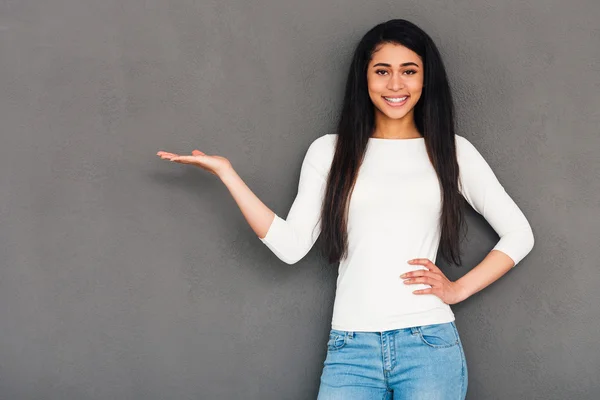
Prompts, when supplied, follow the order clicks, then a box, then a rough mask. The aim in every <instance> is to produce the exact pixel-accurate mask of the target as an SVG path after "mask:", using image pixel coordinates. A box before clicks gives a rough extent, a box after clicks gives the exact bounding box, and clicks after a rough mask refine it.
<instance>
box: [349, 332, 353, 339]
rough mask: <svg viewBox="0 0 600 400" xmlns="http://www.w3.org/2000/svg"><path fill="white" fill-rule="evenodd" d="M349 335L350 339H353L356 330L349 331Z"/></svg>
mask: <svg viewBox="0 0 600 400" xmlns="http://www.w3.org/2000/svg"><path fill="white" fill-rule="evenodd" d="M348 337H349V338H350V339H353V338H354V331H348Z"/></svg>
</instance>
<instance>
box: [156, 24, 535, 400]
mask: <svg viewBox="0 0 600 400" xmlns="http://www.w3.org/2000/svg"><path fill="white" fill-rule="evenodd" d="M453 113H454V111H453V103H452V98H451V93H450V88H449V84H448V80H447V76H446V73H445V70H444V66H443V63H442V59H441V57H440V54H439V52H438V50H437V48H436V46H435V44H434V43H433V41H432V40H431V38H430V37H429V36H428V35H427V34H426V33H425V32H423V31H422V30H421V29H420V28H419V27H417V26H416V25H414V24H412V23H410V22H408V21H406V20H401V19H396V20H391V21H388V22H386V23H382V24H379V25H377V26H375V27H374V28H373V29H371V30H370V31H369V32H367V34H366V35H365V36H364V37H363V38H362V40H361V41H360V43H359V44H358V46H357V48H356V51H355V53H354V57H353V59H352V63H351V66H350V71H349V74H348V80H347V85H346V93H345V97H344V102H343V108H342V113H341V116H340V120H339V124H338V128H337V132H336V133H335V134H326V135H323V136H321V137H319V138H317V139H316V140H314V141H313V142H312V143H311V145H310V146H309V148H308V151H307V152H306V155H305V157H304V161H303V163H302V167H301V172H300V182H299V186H298V193H297V196H296V198H295V200H294V202H293V204H292V206H291V208H290V211H289V213H288V216H287V218H286V219H285V220H284V219H282V218H281V217H280V216H278V215H277V214H275V213H273V211H271V210H270V209H269V208H268V207H267V206H266V205H264V204H263V203H262V202H261V201H260V200H259V199H258V198H257V197H256V196H255V195H254V194H253V193H252V191H251V190H250V189H249V188H248V187H247V186H246V185H245V184H244V182H243V181H242V180H241V179H240V177H239V176H238V175H237V174H236V173H235V171H234V170H233V168H232V167H231V164H230V163H229V162H228V161H227V159H225V158H223V157H219V156H209V155H206V154H204V153H203V152H201V151H198V150H194V151H193V152H192V156H179V155H177V154H173V153H166V152H159V153H158V155H160V156H161V157H162V158H166V159H169V160H171V161H174V162H180V163H189V164H194V165H197V166H199V167H201V168H204V169H206V170H208V171H209V172H211V173H213V174H215V175H217V176H218V177H219V178H221V179H222V181H223V182H224V183H225V185H226V186H227V188H228V189H229V191H230V192H231V194H232V196H233V197H234V199H235V200H236V202H237V204H238V206H239V207H240V209H241V211H242V213H243V214H244V217H245V218H246V220H247V221H248V223H249V224H250V225H251V227H252V229H253V230H254V231H255V232H256V234H257V235H258V237H259V239H260V240H261V241H262V242H263V243H264V244H265V245H266V246H267V247H268V248H269V249H271V250H272V251H273V253H274V254H275V255H276V256H277V257H279V258H280V259H281V260H282V261H284V262H286V263H288V264H293V263H295V262H297V261H299V260H300V259H302V258H303V257H304V256H305V255H306V254H307V253H308V251H309V250H310V249H311V248H312V246H313V245H314V243H315V242H316V240H317V238H318V237H319V235H320V236H321V238H322V239H323V240H322V243H323V247H322V249H323V254H324V255H325V256H326V257H327V259H328V260H329V262H330V263H334V262H338V261H339V262H340V265H339V275H338V279H337V289H336V296H335V302H334V307H333V318H332V323H331V331H330V335H329V341H328V343H327V357H326V359H325V362H324V368H323V372H322V375H321V382H320V388H319V393H318V399H319V400H329V399H350V400H355V399H356V400H360V399H384V398H387V399H391V398H392V396H393V398H394V399H411V400H415V399H464V398H465V395H466V391H467V382H468V380H467V378H468V373H467V364H466V360H465V355H464V352H463V347H462V343H461V340H460V337H459V334H458V331H457V328H456V325H455V322H454V319H455V318H454V314H453V312H452V310H451V308H450V305H451V304H455V303H458V302H460V301H462V300H464V299H466V298H467V297H469V296H470V295H472V294H474V293H476V292H478V291H480V290H481V289H483V288H484V287H486V286H488V285H489V284H491V283H492V282H494V281H495V280H497V279H498V278H500V277H501V276H502V275H504V274H505V273H506V272H507V271H508V270H510V269H511V268H512V267H514V266H515V265H516V264H517V263H519V262H520V261H521V260H522V259H523V258H524V257H525V256H526V255H527V254H528V253H529V252H530V251H531V249H532V247H533V243H534V239H533V233H532V230H531V227H530V225H529V223H528V221H527V219H526V218H525V216H524V215H523V213H522V212H521V210H520V209H519V207H518V206H517V205H516V204H515V202H514V201H513V200H512V199H511V197H510V196H509V195H508V194H507V193H506V191H505V190H504V188H503V186H502V185H501V184H500V182H499V181H498V179H497V178H496V176H495V175H494V173H493V171H492V170H491V168H490V166H489V165H488V164H487V163H486V161H485V160H484V159H483V157H482V156H481V154H480V153H479V152H478V151H477V150H476V148H475V147H474V146H473V145H472V144H471V143H470V142H469V141H468V140H467V139H466V138H464V137H462V136H459V135H457V134H455V133H454V117H453ZM463 200H466V201H467V202H468V203H469V204H470V205H471V206H472V207H473V208H474V209H475V210H476V211H477V212H478V213H480V214H482V215H483V216H484V217H485V218H486V220H487V221H488V222H489V223H490V225H491V226H492V227H493V228H494V229H495V231H496V232H497V233H498V235H499V237H500V239H499V241H498V242H497V244H496V245H495V247H494V248H493V249H492V251H491V252H490V253H489V254H488V255H487V256H486V257H485V259H484V260H483V261H482V262H481V263H480V264H479V265H477V266H476V267H475V268H473V269H472V270H471V271H469V272H468V273H467V274H466V275H464V276H463V277H462V278H460V279H458V280H457V281H454V282H451V281H450V280H448V278H446V276H445V275H444V273H443V272H442V271H441V270H440V269H439V268H438V267H437V266H436V265H435V264H434V262H435V258H436V254H437V251H438V247H439V248H440V250H441V253H442V255H443V256H444V258H446V259H447V260H448V261H449V262H451V263H454V264H457V265H460V264H461V257H460V252H459V242H460V234H461V230H462V229H463V228H465V225H464V219H463V206H464V202H463Z"/></svg>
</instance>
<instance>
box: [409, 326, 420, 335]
mask: <svg viewBox="0 0 600 400" xmlns="http://www.w3.org/2000/svg"><path fill="white" fill-rule="evenodd" d="M410 331H411V333H412V334H413V335H416V334H417V333H419V327H417V326H411V327H410Z"/></svg>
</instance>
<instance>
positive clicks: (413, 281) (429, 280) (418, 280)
mask: <svg viewBox="0 0 600 400" xmlns="http://www.w3.org/2000/svg"><path fill="white" fill-rule="evenodd" d="M404 283H405V284H407V285H415V284H417V283H423V284H425V285H429V286H436V285H439V284H440V283H441V280H440V279H435V278H430V277H426V276H423V277H418V278H412V279H406V280H405V281H404Z"/></svg>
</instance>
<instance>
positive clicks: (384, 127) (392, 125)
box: [372, 109, 423, 139]
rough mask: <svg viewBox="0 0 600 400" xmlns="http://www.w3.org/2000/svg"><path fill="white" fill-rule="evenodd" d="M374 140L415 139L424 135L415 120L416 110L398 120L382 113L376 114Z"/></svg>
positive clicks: (377, 112) (377, 111)
mask: <svg viewBox="0 0 600 400" xmlns="http://www.w3.org/2000/svg"><path fill="white" fill-rule="evenodd" d="M372 137H374V138H381V139H414V138H421V137H423V135H421V133H420V132H419V130H418V129H417V126H416V124H415V119H414V109H413V110H410V112H409V113H407V114H406V115H405V116H404V117H402V118H398V119H392V118H389V117H388V116H387V115H385V114H383V113H382V112H381V111H379V110H376V112H375V129H374V130H373V135H372Z"/></svg>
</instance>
